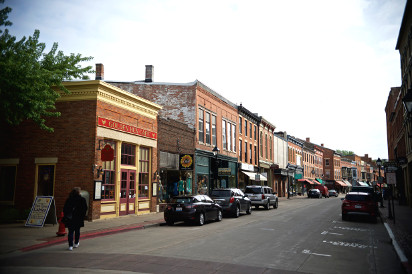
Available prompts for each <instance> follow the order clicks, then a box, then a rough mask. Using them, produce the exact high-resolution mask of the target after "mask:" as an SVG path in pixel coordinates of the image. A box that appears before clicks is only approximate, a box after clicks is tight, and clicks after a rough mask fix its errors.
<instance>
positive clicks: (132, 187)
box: [119, 169, 136, 215]
mask: <svg viewBox="0 0 412 274" xmlns="http://www.w3.org/2000/svg"><path fill="white" fill-rule="evenodd" d="M121 172H122V174H121V181H120V211H119V215H128V214H134V213H135V199H136V171H135V170H129V169H122V171H121Z"/></svg>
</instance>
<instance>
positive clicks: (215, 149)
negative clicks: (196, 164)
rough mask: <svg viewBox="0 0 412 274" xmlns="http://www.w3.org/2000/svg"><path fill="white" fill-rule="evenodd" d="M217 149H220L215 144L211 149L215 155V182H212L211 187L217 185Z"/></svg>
mask: <svg viewBox="0 0 412 274" xmlns="http://www.w3.org/2000/svg"><path fill="white" fill-rule="evenodd" d="M219 151H220V149H219V148H218V147H217V146H215V147H214V148H213V150H212V152H213V155H214V156H215V166H216V167H215V183H214V186H213V188H215V187H217V176H218V173H219V171H218V163H217V155H218V154H219Z"/></svg>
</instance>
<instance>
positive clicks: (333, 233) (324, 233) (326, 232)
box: [320, 231, 343, 236]
mask: <svg viewBox="0 0 412 274" xmlns="http://www.w3.org/2000/svg"><path fill="white" fill-rule="evenodd" d="M320 234H322V235H326V234H332V235H339V236H342V235H343V234H341V233H335V232H329V231H323V232H322V233H320Z"/></svg>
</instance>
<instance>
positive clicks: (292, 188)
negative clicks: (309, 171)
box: [286, 135, 303, 194]
mask: <svg viewBox="0 0 412 274" xmlns="http://www.w3.org/2000/svg"><path fill="white" fill-rule="evenodd" d="M287 137H288V139H287V140H288V165H287V167H286V169H287V171H288V186H289V192H291V193H292V192H299V191H300V192H302V188H303V184H302V182H300V181H298V180H299V179H303V142H302V141H300V140H299V139H298V138H295V137H293V136H291V135H288V136H287ZM287 194H288V193H287Z"/></svg>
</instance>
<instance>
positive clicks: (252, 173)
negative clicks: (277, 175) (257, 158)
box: [242, 171, 268, 181]
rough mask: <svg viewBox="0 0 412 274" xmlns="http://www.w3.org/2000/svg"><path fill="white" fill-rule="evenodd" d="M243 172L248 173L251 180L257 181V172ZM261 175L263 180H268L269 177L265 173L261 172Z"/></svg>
mask: <svg viewBox="0 0 412 274" xmlns="http://www.w3.org/2000/svg"><path fill="white" fill-rule="evenodd" d="M242 173H243V174H245V175H247V176H248V177H249V179H250V180H253V181H256V175H257V173H255V172H247V171H242ZM259 175H260V180H261V181H267V180H268V179H267V178H266V177H265V175H263V174H259Z"/></svg>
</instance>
